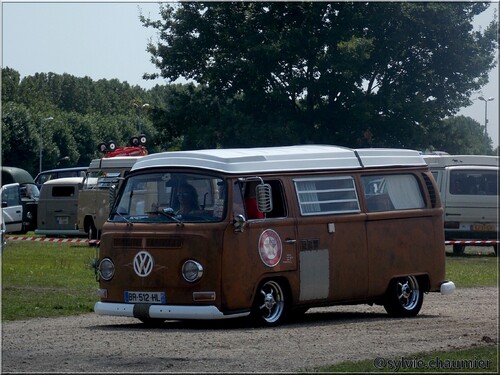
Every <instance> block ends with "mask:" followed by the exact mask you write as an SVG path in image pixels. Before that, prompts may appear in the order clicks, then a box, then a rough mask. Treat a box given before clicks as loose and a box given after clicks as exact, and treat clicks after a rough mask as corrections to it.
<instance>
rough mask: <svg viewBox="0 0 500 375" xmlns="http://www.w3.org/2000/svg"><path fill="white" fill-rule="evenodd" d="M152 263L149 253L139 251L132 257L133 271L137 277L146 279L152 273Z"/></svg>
mask: <svg viewBox="0 0 500 375" xmlns="http://www.w3.org/2000/svg"><path fill="white" fill-rule="evenodd" d="M154 263H155V262H154V260H153V257H152V256H151V254H150V253H148V252H147V251H141V252H139V253H137V255H136V256H135V257H134V271H135V273H136V274H137V275H138V276H140V277H146V276H148V275H149V274H150V273H151V271H153V267H154Z"/></svg>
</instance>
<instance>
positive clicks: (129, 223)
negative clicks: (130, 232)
mask: <svg viewBox="0 0 500 375" xmlns="http://www.w3.org/2000/svg"><path fill="white" fill-rule="evenodd" d="M113 213H114V214H116V215H118V216H120V217H121V218H122V219H123V220H124V221H125V222H126V223H127V225H130V226H132V225H133V224H132V222H131V221H130V220H129V219H127V218H126V217H125V216H123V215H122V214H121V213H120V212H118V211H115V212H113Z"/></svg>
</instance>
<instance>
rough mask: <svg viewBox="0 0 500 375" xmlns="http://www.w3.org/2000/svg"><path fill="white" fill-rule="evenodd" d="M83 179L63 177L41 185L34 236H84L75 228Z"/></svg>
mask: <svg viewBox="0 0 500 375" xmlns="http://www.w3.org/2000/svg"><path fill="white" fill-rule="evenodd" d="M82 184H83V177H64V178H58V179H55V180H49V181H47V182H45V183H44V184H43V185H42V190H41V191H40V200H39V201H38V227H37V229H36V230H35V233H36V234H44V235H49V236H70V237H73V236H85V233H83V232H81V231H79V230H78V229H77V226H76V221H77V215H78V196H79V192H80V190H81V188H82Z"/></svg>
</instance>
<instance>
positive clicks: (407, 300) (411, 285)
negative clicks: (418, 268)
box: [384, 276, 424, 317]
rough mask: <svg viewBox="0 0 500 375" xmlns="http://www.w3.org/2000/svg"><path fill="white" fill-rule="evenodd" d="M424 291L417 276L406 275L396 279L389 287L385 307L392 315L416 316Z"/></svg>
mask: <svg viewBox="0 0 500 375" xmlns="http://www.w3.org/2000/svg"><path fill="white" fill-rule="evenodd" d="M423 301H424V293H423V291H422V290H421V289H420V286H419V284H418V280H417V278H416V277H415V276H406V277H400V278H397V279H394V280H392V281H391V283H390V284H389V288H388V289H387V292H386V296H385V301H384V308H385V311H387V313H388V314H389V315H391V316H396V317H412V316H416V315H417V314H418V313H419V311H420V308H421V307H422V302H423Z"/></svg>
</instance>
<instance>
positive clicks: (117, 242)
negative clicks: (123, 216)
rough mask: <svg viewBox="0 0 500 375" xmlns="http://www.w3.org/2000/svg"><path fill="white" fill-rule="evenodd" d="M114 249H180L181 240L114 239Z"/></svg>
mask: <svg viewBox="0 0 500 375" xmlns="http://www.w3.org/2000/svg"><path fill="white" fill-rule="evenodd" d="M113 246H114V247H120V248H134V249H137V248H143V247H144V248H148V249H149V248H156V249H177V248H180V247H182V238H180V237H166V238H156V237H151V238H148V237H146V238H130V237H129V238H115V239H114V241H113Z"/></svg>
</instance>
